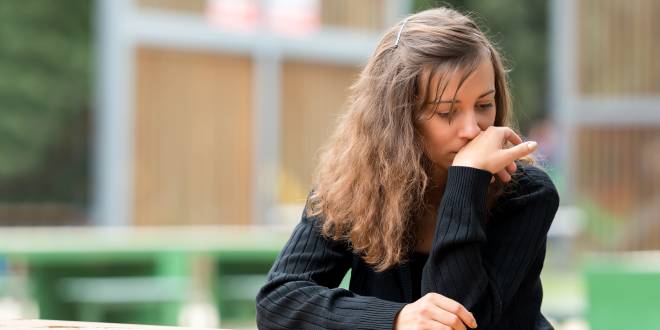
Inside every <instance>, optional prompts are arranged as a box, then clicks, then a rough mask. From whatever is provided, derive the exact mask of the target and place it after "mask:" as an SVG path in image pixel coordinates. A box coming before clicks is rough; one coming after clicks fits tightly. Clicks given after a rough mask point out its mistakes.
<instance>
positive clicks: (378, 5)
mask: <svg viewBox="0 0 660 330" xmlns="http://www.w3.org/2000/svg"><path fill="white" fill-rule="evenodd" d="M384 16H385V1H384V0H360V1H354V0H321V24H323V25H325V26H339V27H344V28H354V29H367V30H377V31H380V30H382V29H383V28H385V26H384V25H385V23H384Z"/></svg>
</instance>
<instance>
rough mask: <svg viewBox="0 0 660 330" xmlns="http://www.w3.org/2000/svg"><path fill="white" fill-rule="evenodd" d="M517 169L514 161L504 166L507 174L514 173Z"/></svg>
mask: <svg viewBox="0 0 660 330" xmlns="http://www.w3.org/2000/svg"><path fill="white" fill-rule="evenodd" d="M517 169H518V166H517V165H516V163H515V162H511V163H509V165H507V166H506V171H507V172H509V174H513V173H516V170H517Z"/></svg>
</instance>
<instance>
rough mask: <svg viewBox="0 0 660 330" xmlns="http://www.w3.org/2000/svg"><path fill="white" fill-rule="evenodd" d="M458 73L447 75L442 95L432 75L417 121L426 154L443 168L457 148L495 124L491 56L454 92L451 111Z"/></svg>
mask: <svg viewBox="0 0 660 330" xmlns="http://www.w3.org/2000/svg"><path fill="white" fill-rule="evenodd" d="M461 77H462V72H461V71H460V70H459V71H458V72H457V73H456V74H454V75H453V76H452V77H450V80H449V83H448V85H447V88H446V89H445V92H444V94H442V95H437V94H438V93H441V92H442V89H440V90H437V88H435V87H436V86H438V85H437V84H438V83H439V81H440V77H439V75H436V76H435V77H433V78H432V79H431V84H432V85H431V86H432V88H431V91H430V92H429V93H430V95H429V97H427V103H426V105H425V106H424V110H423V111H424V116H423V118H424V119H422V122H421V124H420V131H421V134H422V138H423V140H424V148H425V153H426V155H427V157H429V159H431V161H433V163H435V165H436V166H437V167H438V169H440V170H445V171H446V170H447V169H448V168H449V166H451V164H452V162H453V160H454V156H455V155H456V152H458V151H459V150H460V149H461V148H463V146H465V145H466V144H467V143H468V142H470V140H472V139H474V138H475V137H476V136H477V135H479V132H481V131H483V130H486V129H487V128H488V127H489V126H493V125H494V124H495V112H496V110H497V109H496V108H495V107H496V106H495V74H494V71H493V65H492V63H491V61H490V59H488V58H484V59H483V60H482V61H481V63H480V64H479V66H478V67H477V69H476V70H475V71H474V72H472V74H470V75H469V76H468V77H467V78H466V80H465V82H464V83H463V86H461V89H460V90H459V91H458V93H457V94H456V100H455V103H454V111H455V112H454V113H452V114H450V113H449V112H450V109H451V106H452V104H451V102H452V98H453V96H454V93H456V89H457V88H458V84H459V83H460V80H461ZM425 80H427V79H422V82H421V85H420V87H421V88H426V86H425V82H424V81H425ZM422 90H423V89H422ZM450 121H451V124H450Z"/></svg>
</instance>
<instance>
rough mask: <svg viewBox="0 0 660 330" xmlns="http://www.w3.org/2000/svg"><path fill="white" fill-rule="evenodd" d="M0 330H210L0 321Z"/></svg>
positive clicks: (97, 323)
mask: <svg viewBox="0 0 660 330" xmlns="http://www.w3.org/2000/svg"><path fill="white" fill-rule="evenodd" d="M0 329H16V330H25V329H57V330H69V329H70V330H82V329H86V330H103V329H108V330H120V329H122V330H194V329H196V330H201V329H210V328H184V327H165V326H155V325H139V324H120V323H99V322H75V321H58V320H0Z"/></svg>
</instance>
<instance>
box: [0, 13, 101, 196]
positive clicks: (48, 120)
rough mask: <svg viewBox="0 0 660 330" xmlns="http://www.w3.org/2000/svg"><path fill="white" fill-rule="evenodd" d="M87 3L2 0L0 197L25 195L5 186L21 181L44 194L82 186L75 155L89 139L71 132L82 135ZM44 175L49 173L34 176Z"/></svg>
mask: <svg viewBox="0 0 660 330" xmlns="http://www.w3.org/2000/svg"><path fill="white" fill-rule="evenodd" d="M91 6H92V3H91V1H89V0H65V1H42V0H21V1H16V0H0V199H2V200H8V199H10V200H12V199H21V198H23V197H25V198H28V197H26V196H19V195H21V193H20V192H18V191H16V190H10V189H11V188H15V187H20V186H33V189H28V190H32V191H33V192H35V193H34V194H36V195H41V196H42V197H43V196H44V195H48V192H49V191H51V192H53V191H60V192H62V193H61V194H64V195H66V194H67V193H66V192H65V191H67V190H69V189H70V188H71V185H73V186H76V185H85V183H84V182H82V181H84V180H85V178H84V175H85V173H86V172H87V169H86V167H87V165H86V162H87V160H86V157H79V155H78V154H81V153H83V154H84V153H85V152H86V151H85V150H81V148H82V149H85V148H86V147H85V146H86V143H84V142H80V141H76V139H83V140H86V139H87V136H86V132H85V129H86V127H87V121H86V119H87V118H88V117H89V116H88V114H87V112H88V111H89V110H88V108H89V103H90V89H91V87H90V86H91V74H90V70H91V56H92V54H91V22H90V20H91V10H92V8H91ZM80 120H83V122H79V121H80ZM72 130H73V131H72ZM46 172H48V173H49V175H45V173H46ZM45 177H51V178H52V179H51V180H50V181H48V180H46V181H40V182H39V181H37V180H39V179H44V178H45ZM64 178H68V179H69V180H71V179H73V182H71V181H69V183H67V182H66V180H64ZM37 185H41V187H40V188H37ZM67 185H68V187H67ZM12 192H13V193H12ZM10 195H11V196H10ZM42 199H49V198H46V197H44V198H42Z"/></svg>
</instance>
